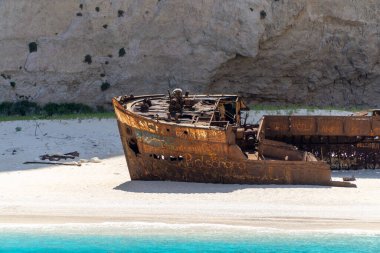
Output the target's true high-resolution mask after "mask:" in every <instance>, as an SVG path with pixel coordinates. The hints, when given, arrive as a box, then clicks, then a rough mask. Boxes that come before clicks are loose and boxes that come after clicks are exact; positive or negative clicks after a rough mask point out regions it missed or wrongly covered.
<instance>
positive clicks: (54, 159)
mask: <svg viewBox="0 0 380 253" xmlns="http://www.w3.org/2000/svg"><path fill="white" fill-rule="evenodd" d="M78 157H79V152H78V151H74V152H70V153H66V154H63V155H61V154H45V155H41V156H40V157H39V158H40V159H41V161H27V162H24V164H53V165H75V166H81V165H82V164H84V163H101V162H102V160H101V159H99V157H96V156H95V157H92V158H91V159H90V160H87V159H80V160H79V161H71V162H58V161H60V160H62V159H64V160H66V159H75V158H78ZM44 160H49V162H48V161H44Z"/></svg>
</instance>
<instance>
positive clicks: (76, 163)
mask: <svg viewBox="0 0 380 253" xmlns="http://www.w3.org/2000/svg"><path fill="white" fill-rule="evenodd" d="M24 164H54V165H69V166H82V164H81V163H80V162H38V161H32V162H24Z"/></svg>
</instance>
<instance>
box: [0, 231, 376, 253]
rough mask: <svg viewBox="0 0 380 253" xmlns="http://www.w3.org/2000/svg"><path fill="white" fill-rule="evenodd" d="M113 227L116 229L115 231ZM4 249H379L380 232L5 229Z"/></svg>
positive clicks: (1, 235) (0, 242)
mask: <svg viewBox="0 0 380 253" xmlns="http://www.w3.org/2000/svg"><path fill="white" fill-rule="evenodd" d="M112 231H113V232H112ZM0 252H329V253H338V252H339V253H340V252H376V253H377V252H380V235H379V234H350V233H326V232H307V233H299V232H278V231H260V230H248V229H239V228H232V229H229V228H228V227H223V228H220V227H214V228H212V227H207V228H202V227H187V228H178V227H175V228H167V227H165V228H162V227H161V228H159V229H157V228H156V227H155V228H150V227H149V226H148V227H146V226H145V227H142V228H136V227H131V228H130V230H129V228H128V226H126V227H123V229H120V228H118V229H110V228H108V229H102V228H101V229H99V228H96V229H90V228H86V229H85V230H78V229H72V228H71V229H68V230H62V229H61V230H56V229H55V228H53V229H52V228H49V229H46V228H35V229H25V228H23V229H9V228H8V229H7V228H5V229H4V228H3V229H1V230H0Z"/></svg>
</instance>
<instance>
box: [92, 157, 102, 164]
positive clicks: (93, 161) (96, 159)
mask: <svg viewBox="0 0 380 253" xmlns="http://www.w3.org/2000/svg"><path fill="white" fill-rule="evenodd" d="M90 162H92V163H101V162H102V160H100V159H99V157H96V156H95V157H93V158H91V159H90Z"/></svg>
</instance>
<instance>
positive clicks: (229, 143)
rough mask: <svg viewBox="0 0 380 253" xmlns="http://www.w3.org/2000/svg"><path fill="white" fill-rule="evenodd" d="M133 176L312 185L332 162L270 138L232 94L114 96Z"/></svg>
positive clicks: (327, 176) (324, 178)
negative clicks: (243, 113)
mask: <svg viewBox="0 0 380 253" xmlns="http://www.w3.org/2000/svg"><path fill="white" fill-rule="evenodd" d="M113 105H114V108H115V113H116V116H117V120H118V126H119V131H120V137H121V141H122V144H123V148H124V152H125V156H126V160H127V163H128V169H129V172H130V176H131V179H132V180H173V181H188V182H207V183H250V184H316V185H328V186H347V187H355V185H354V184H351V183H349V182H335V181H334V182H333V181H331V170H330V166H329V165H328V164H327V163H326V162H324V161H321V160H320V159H318V156H315V155H314V154H313V152H309V151H308V150H304V149H302V148H301V147H299V146H296V145H292V144H289V143H287V142H283V141H280V140H274V139H270V138H266V137H267V135H266V134H267V133H266V130H267V129H266V123H265V122H266V121H265V120H263V121H262V122H261V123H260V124H247V122H246V119H245V118H244V117H241V112H242V111H245V110H248V107H247V106H246V105H245V104H244V102H243V101H242V100H241V98H240V97H238V96H236V95H191V94H189V93H188V92H186V93H185V95H183V92H182V90H181V89H174V90H173V91H172V92H170V91H169V92H168V95H147V96H120V97H116V98H114V99H113Z"/></svg>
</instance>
